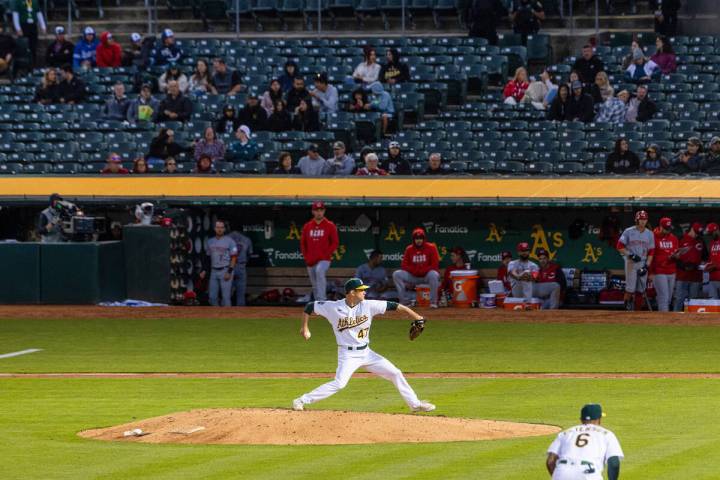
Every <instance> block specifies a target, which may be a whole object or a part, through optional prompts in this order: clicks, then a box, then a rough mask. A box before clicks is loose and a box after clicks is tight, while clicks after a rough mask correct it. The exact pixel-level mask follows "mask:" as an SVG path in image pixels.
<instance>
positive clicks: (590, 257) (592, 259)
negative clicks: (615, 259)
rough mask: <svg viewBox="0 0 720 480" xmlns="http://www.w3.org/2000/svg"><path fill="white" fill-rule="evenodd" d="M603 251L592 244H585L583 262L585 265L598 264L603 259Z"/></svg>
mask: <svg viewBox="0 0 720 480" xmlns="http://www.w3.org/2000/svg"><path fill="white" fill-rule="evenodd" d="M602 254H603V251H602V248H600V247H593V246H592V244H590V243H586V244H585V256H584V257H583V259H582V260H580V261H581V262H583V263H597V262H598V260H600V257H602Z"/></svg>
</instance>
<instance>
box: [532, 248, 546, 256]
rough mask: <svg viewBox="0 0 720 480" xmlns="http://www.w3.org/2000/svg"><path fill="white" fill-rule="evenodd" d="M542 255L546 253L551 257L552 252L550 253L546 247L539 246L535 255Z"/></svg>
mask: <svg viewBox="0 0 720 480" xmlns="http://www.w3.org/2000/svg"><path fill="white" fill-rule="evenodd" d="M542 255H545V256H546V257H548V258H549V257H550V254H549V253H548V251H547V250H545V249H544V248H538V250H537V252H536V253H535V256H537V257H540V256H542Z"/></svg>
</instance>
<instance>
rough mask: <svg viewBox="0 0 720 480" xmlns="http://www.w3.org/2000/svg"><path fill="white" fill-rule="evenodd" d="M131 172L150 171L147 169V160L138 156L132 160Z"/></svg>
mask: <svg viewBox="0 0 720 480" xmlns="http://www.w3.org/2000/svg"><path fill="white" fill-rule="evenodd" d="M132 173H141V174H142V173H150V172H149V171H148V164H147V161H145V159H144V158H143V157H138V158H136V159H135V160H133V168H132Z"/></svg>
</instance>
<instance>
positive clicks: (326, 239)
mask: <svg viewBox="0 0 720 480" xmlns="http://www.w3.org/2000/svg"><path fill="white" fill-rule="evenodd" d="M339 244H340V240H339V239H338V233H337V227H336V226H335V224H334V223H333V222H331V221H330V220H328V219H327V218H323V219H322V220H320V223H318V222H316V221H315V219H312V220H310V221H309V222H307V223H306V224H305V225H304V226H303V229H302V236H301V237H300V251H301V252H302V254H303V257H304V258H305V265H307V266H308V267H312V266H313V265H315V264H316V263H318V262H319V261H321V260H330V259H331V257H332V254H333V253H334V252H335V250H337V248H338V245H339Z"/></svg>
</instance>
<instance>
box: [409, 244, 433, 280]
mask: <svg viewBox="0 0 720 480" xmlns="http://www.w3.org/2000/svg"><path fill="white" fill-rule="evenodd" d="M400 268H401V269H402V270H405V271H406V272H408V273H410V275H413V276H415V277H424V276H425V275H427V273H428V272H429V271H430V270H435V271H437V272H439V271H440V255H439V254H438V249H437V247H436V246H435V244H434V243H432V242H428V241H425V242H423V244H422V245H421V246H420V248H418V247H416V246H415V243H414V242H413V243H411V244H410V245H408V247H407V248H406V249H405V254H404V255H403V259H402V263H401V264H400Z"/></svg>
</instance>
